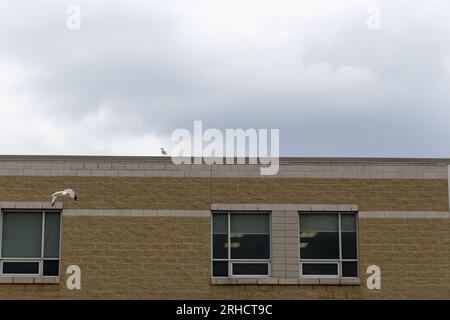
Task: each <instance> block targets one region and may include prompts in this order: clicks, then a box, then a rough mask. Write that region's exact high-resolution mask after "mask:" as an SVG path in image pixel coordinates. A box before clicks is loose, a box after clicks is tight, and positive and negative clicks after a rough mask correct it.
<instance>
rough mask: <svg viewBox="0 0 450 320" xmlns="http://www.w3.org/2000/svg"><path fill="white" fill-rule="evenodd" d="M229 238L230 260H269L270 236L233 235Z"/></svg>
mask: <svg viewBox="0 0 450 320" xmlns="http://www.w3.org/2000/svg"><path fill="white" fill-rule="evenodd" d="M235 235H239V237H232V238H231V258H232V259H269V258H270V236H269V235H266V234H235Z"/></svg>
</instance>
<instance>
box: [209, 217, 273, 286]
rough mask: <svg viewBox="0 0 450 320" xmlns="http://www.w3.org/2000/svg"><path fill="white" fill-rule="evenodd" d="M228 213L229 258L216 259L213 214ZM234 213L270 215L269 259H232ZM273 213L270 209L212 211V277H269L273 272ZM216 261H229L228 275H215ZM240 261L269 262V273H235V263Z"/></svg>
mask: <svg viewBox="0 0 450 320" xmlns="http://www.w3.org/2000/svg"><path fill="white" fill-rule="evenodd" d="M216 213H217V214H227V217H228V258H227V259H214V255H213V254H214V252H213V251H214V246H213V243H214V229H213V215H214V214H216ZM232 214H261V215H263V214H264V215H268V216H269V259H231V215H232ZM271 261H272V214H271V212H270V211H213V212H212V213H211V277H213V278H231V277H233V278H249V277H251V278H267V277H270V276H271V274H272V265H271ZM214 262H227V263H228V276H214ZM239 263H254V264H263V263H265V264H267V274H255V275H251V274H245V275H242V274H233V264H239Z"/></svg>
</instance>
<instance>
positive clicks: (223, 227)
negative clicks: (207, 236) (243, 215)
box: [213, 213, 228, 234]
mask: <svg viewBox="0 0 450 320" xmlns="http://www.w3.org/2000/svg"><path fill="white" fill-rule="evenodd" d="M213 233H214V234H218V233H224V234H227V233H228V213H214V214H213Z"/></svg>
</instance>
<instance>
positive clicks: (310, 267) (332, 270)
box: [302, 263, 338, 276]
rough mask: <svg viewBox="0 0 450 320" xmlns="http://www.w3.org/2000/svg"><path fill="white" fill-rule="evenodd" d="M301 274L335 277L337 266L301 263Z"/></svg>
mask: <svg viewBox="0 0 450 320" xmlns="http://www.w3.org/2000/svg"><path fill="white" fill-rule="evenodd" d="M302 274H303V275H305V276H309V275H310V276H314V275H322V276H324V275H337V274H338V266H337V263H336V264H331V263H303V264H302Z"/></svg>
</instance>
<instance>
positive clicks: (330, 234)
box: [300, 213, 358, 277]
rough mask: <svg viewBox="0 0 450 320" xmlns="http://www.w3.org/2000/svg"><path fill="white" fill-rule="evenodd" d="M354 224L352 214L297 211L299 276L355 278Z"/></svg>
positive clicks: (355, 249)
mask: <svg viewBox="0 0 450 320" xmlns="http://www.w3.org/2000/svg"><path fill="white" fill-rule="evenodd" d="M356 224H357V220H356V214H352V213H301V214H300V263H301V264H302V268H301V270H302V275H318V276H320V275H336V276H338V275H339V276H342V277H357V276H358V261H357V258H358V253H357V251H358V250H357V233H356ZM317 260H320V262H321V263H319V261H317ZM315 261H317V262H315ZM332 262H336V263H332ZM338 264H339V265H338ZM338 266H340V268H338Z"/></svg>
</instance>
